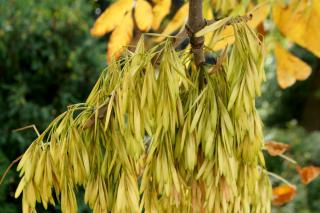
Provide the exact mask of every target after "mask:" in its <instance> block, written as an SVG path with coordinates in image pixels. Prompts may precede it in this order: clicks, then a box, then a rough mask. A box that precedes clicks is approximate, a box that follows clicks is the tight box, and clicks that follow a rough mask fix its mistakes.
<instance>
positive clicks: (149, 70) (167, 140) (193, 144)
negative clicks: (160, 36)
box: [15, 23, 271, 213]
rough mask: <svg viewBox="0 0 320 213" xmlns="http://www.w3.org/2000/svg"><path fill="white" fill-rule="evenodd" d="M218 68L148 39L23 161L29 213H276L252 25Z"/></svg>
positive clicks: (22, 188) (238, 31)
mask: <svg viewBox="0 0 320 213" xmlns="http://www.w3.org/2000/svg"><path fill="white" fill-rule="evenodd" d="M232 26H233V28H234V32H235V38H236V40H235V43H234V45H232V46H231V47H230V48H229V49H227V50H226V51H224V53H223V54H224V55H223V60H222V59H220V60H218V61H219V66H218V65H216V66H214V71H213V72H212V66H209V65H207V66H206V65H203V66H202V67H201V68H196V66H195V65H194V62H193V61H192V57H191V54H190V53H189V52H187V51H183V52H176V51H175V49H174V48H173V46H172V42H171V41H170V40H167V41H165V42H163V43H161V44H159V45H158V46H156V47H154V48H152V49H150V50H145V48H144V41H143V39H141V40H140V42H139V43H138V45H137V48H136V51H135V52H134V53H131V52H127V53H126V55H125V57H124V58H123V59H122V60H120V61H113V62H112V63H111V64H110V66H109V67H108V68H107V69H106V70H105V71H103V73H102V75H101V77H100V78H99V80H98V82H97V83H96V85H95V87H94V88H93V90H92V92H91V94H90V95H89V97H88V99H87V101H86V102H85V103H83V104H76V105H72V106H70V107H69V108H68V110H67V111H66V112H65V113H63V114H61V115H60V116H59V117H57V118H56V119H55V120H54V121H53V122H52V123H51V124H50V125H49V127H48V128H47V129H46V130H45V131H44V132H43V133H42V134H41V135H40V137H38V138H37V139H36V140H35V141H34V142H33V143H32V145H31V146H30V147H29V148H28V150H27V151H26V152H25V154H24V155H23V158H22V159H21V161H20V163H19V166H18V170H19V171H20V176H21V177H22V178H21V182H20V184H19V186H18V188H17V191H16V194H15V196H16V197H18V196H19V195H20V194H21V193H22V194H23V198H22V202H23V210H24V212H35V205H36V202H41V203H42V204H43V206H44V207H45V208H47V206H48V204H49V203H50V204H53V205H54V204H55V201H54V200H55V199H54V198H53V191H54V192H55V194H56V197H57V199H58V200H60V201H61V209H62V211H63V212H67V213H69V212H77V201H76V196H75V191H76V190H77V188H78V187H83V188H84V189H85V197H84V200H85V202H86V203H87V204H88V205H89V206H90V207H91V208H92V209H93V212H232V213H236V212H257V213H261V212H270V200H271V185H270V182H269V178H268V176H267V173H266V171H265V169H264V157H263V155H262V146H263V135H262V123H261V120H260V118H259V115H258V113H257V111H256V109H255V97H256V96H257V95H259V94H260V84H261V82H262V81H263V80H264V71H263V48H262V45H261V42H260V41H259V39H258V38H257V37H256V34H255V33H254V32H253V31H252V30H251V29H250V28H249V27H248V26H247V24H246V23H233V24H232Z"/></svg>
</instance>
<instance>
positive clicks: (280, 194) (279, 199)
mask: <svg viewBox="0 0 320 213" xmlns="http://www.w3.org/2000/svg"><path fill="white" fill-rule="evenodd" d="M272 195H273V198H272V204H273V205H282V204H285V203H287V202H289V201H291V200H292V199H293V198H294V196H295V195H296V187H295V186H293V185H287V184H285V185H281V186H278V187H275V188H273V189H272Z"/></svg>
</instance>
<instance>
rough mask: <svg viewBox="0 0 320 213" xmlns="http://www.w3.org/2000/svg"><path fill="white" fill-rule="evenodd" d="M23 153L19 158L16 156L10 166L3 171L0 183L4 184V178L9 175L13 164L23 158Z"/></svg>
mask: <svg viewBox="0 0 320 213" xmlns="http://www.w3.org/2000/svg"><path fill="white" fill-rule="evenodd" d="M22 156H23V154H22V155H20V156H19V157H18V158H16V159H15V160H13V161H12V162H11V163H10V165H9V166H8V168H7V169H6V171H5V172H4V173H3V175H2V177H1V180H0V185H1V184H2V181H3V180H4V178H5V177H6V176H7V174H8V172H9V171H10V169H11V168H12V166H13V165H14V164H15V163H17V162H18V161H19V160H20V159H21V158H22Z"/></svg>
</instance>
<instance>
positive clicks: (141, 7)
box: [134, 0, 153, 32]
mask: <svg viewBox="0 0 320 213" xmlns="http://www.w3.org/2000/svg"><path fill="white" fill-rule="evenodd" d="M134 18H135V20H136V23H137V26H138V28H139V29H140V30H141V31H143V32H146V31H148V30H150V28H151V25H152V19H153V14H152V7H151V5H150V4H149V3H148V2H147V1H145V0H137V5H136V8H135V11H134Z"/></svg>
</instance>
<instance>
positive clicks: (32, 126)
mask: <svg viewBox="0 0 320 213" xmlns="http://www.w3.org/2000/svg"><path fill="white" fill-rule="evenodd" d="M30 128H33V129H34V131H35V132H36V134H37V136H38V137H39V136H40V133H39V131H38V129H37V127H36V125H34V124H31V125H28V126H25V127H21V128H18V129H14V130H12V131H13V132H18V131H23V130H26V129H30Z"/></svg>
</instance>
